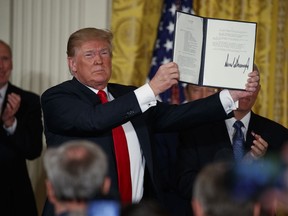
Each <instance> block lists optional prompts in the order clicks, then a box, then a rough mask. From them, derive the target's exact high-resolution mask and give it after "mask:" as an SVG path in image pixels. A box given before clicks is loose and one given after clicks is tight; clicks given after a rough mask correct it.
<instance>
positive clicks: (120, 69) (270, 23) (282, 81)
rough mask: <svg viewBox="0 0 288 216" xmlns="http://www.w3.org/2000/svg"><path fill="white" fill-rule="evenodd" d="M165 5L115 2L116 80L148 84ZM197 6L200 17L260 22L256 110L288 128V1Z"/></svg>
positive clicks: (158, 0)
mask: <svg viewBox="0 0 288 216" xmlns="http://www.w3.org/2000/svg"><path fill="white" fill-rule="evenodd" d="M162 4H163V0H150V1H143V0H117V1H113V5H112V7H113V9H112V23H111V29H112V31H113V33H114V41H113V42H114V52H113V54H114V57H113V75H112V79H111V81H112V82H118V83H123V84H132V85H136V86H139V85H142V84H143V83H144V82H145V80H146V78H147V75H148V73H149V70H150V63H151V57H152V52H153V48H154V43H155V39H156V36H157V28H158V22H159V19H160V16H161V8H162ZM193 8H194V10H195V14H198V15H201V16H207V17H215V18H224V19H236V20H246V21H253V22H257V23H258V25H257V40H256V52H255V63H256V64H257V65H258V67H259V69H260V73H261V85H262V89H261V92H260V94H259V96H258V99H257V101H256V104H255V106H254V109H253V110H254V111H255V112H256V113H258V114H260V115H262V116H265V117H267V118H270V119H272V120H274V121H276V122H279V123H280V124H282V125H284V126H285V127H288V36H287V35H288V1H287V0H273V1H272V0H193ZM285 35H286V37H285Z"/></svg>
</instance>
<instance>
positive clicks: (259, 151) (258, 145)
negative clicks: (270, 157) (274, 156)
mask: <svg viewBox="0 0 288 216" xmlns="http://www.w3.org/2000/svg"><path fill="white" fill-rule="evenodd" d="M252 135H253V136H254V138H255V140H253V144H254V145H252V146H251V151H250V152H251V154H252V156H253V157H254V158H260V157H263V156H264V155H265V154H266V151H267V148H268V143H267V142H266V141H265V140H264V139H262V137H261V136H260V135H258V134H255V133H254V132H252Z"/></svg>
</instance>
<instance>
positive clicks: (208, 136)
mask: <svg viewBox="0 0 288 216" xmlns="http://www.w3.org/2000/svg"><path fill="white" fill-rule="evenodd" d="M254 69H255V70H257V71H259V70H258V68H257V66H256V65H254ZM193 88H194V87H193V86H191V89H193ZM195 88H196V87H195ZM197 88H204V87H197ZM260 88H261V86H260V85H259V86H258V87H257V90H256V91H255V92H254V93H253V94H251V95H250V96H247V97H244V98H241V99H239V108H238V109H237V110H234V111H233V113H234V117H233V118H230V119H227V120H225V121H214V122H211V123H208V124H201V125H199V127H197V128H193V129H189V130H184V131H181V132H180V134H179V140H180V141H179V148H178V159H177V166H176V167H177V169H176V170H177V186H178V191H179V193H180V195H181V197H183V198H184V199H186V201H188V202H189V200H191V191H192V188H193V183H194V180H195V178H196V176H197V174H198V173H199V172H200V170H201V169H202V168H203V167H204V166H205V165H207V164H209V163H212V162H215V161H223V160H224V161H230V162H234V161H235V158H234V152H233V136H234V134H235V129H234V127H233V124H234V122H235V121H236V120H239V121H241V122H242V123H243V127H242V128H241V130H242V132H243V138H244V140H243V141H244V146H243V150H244V154H243V155H244V157H243V158H242V160H243V161H245V162H247V163H253V162H257V161H258V160H259V159H261V158H265V157H268V156H269V155H271V154H279V153H280V150H281V146H282V145H283V143H284V141H285V140H288V129H287V128H285V127H283V126H282V125H280V124H278V123H276V122H274V121H271V120H270V119H267V118H264V117H262V116H260V115H257V114H255V113H254V112H253V111H252V107H253V105H254V104H255V101H256V99H257V96H258V93H259V91H260ZM192 94H193V92H192ZM192 99H195V98H192ZM198 99H199V98H198ZM264 156H265V157H264Z"/></svg>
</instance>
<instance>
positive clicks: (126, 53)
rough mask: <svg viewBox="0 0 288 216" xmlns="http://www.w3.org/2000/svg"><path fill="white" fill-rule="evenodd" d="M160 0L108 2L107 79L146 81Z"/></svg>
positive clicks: (131, 82) (119, 0)
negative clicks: (110, 51) (110, 48)
mask: <svg viewBox="0 0 288 216" xmlns="http://www.w3.org/2000/svg"><path fill="white" fill-rule="evenodd" d="M162 4H163V0H149V1H143V0H117V1H113V5H112V23H111V30H112V32H113V33H114V39H113V44H114V50H113V62H112V64H113V74H112V78H111V82H117V83H122V84H129V85H135V86H140V85H142V84H144V83H145V82H146V79H147V76H148V73H149V70H150V63H151V58H152V53H153V49H154V43H155V39H156V37H157V28H158V23H159V20H160V16H161V9H162Z"/></svg>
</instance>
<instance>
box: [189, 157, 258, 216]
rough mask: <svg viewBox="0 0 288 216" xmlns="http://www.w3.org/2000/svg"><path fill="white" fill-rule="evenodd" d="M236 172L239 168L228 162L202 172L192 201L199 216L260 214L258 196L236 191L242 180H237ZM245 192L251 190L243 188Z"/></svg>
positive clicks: (208, 167) (249, 215) (216, 163)
mask: <svg viewBox="0 0 288 216" xmlns="http://www.w3.org/2000/svg"><path fill="white" fill-rule="evenodd" d="M235 173H237V170H235V167H234V166H232V165H231V163H225V162H215V163H212V164H209V165H206V166H205V167H204V168H203V169H202V170H201V171H200V173H199V174H198V176H197V178H196V180H195V184H194V190H193V196H192V201H191V205H192V208H193V212H194V215H195V216H231V215H233V216H243V215H245V216H259V215H260V204H259V202H258V200H257V196H255V197H254V196H253V197H247V196H245V194H244V195H243V196H242V195H241V196H239V194H237V193H236V192H235V191H237V190H238V189H239V188H238V187H239V185H238V181H240V179H236V178H235V176H236V175H235ZM240 188H241V186H240ZM240 190H241V189H240ZM245 190H247V188H245V187H243V188H242V191H245Z"/></svg>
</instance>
